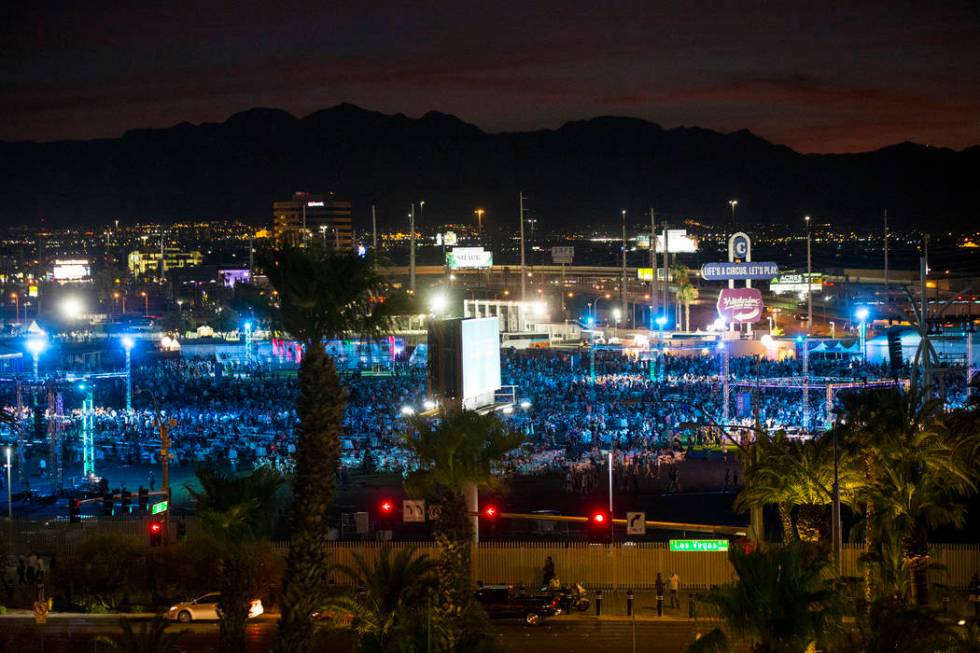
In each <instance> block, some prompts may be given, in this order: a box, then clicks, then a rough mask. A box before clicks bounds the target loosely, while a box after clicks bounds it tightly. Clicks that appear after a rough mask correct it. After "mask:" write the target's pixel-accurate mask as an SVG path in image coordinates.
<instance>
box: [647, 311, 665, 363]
mask: <svg viewBox="0 0 980 653" xmlns="http://www.w3.org/2000/svg"><path fill="white" fill-rule="evenodd" d="M654 322H656V323H657V328H659V329H660V341H659V342H658V343H657V362H658V363H659V362H660V359H661V358H662V357H663V351H664V325H665V324H667V316H666V315H658V316H657V319H656V320H654ZM652 374H653V372H651V375H652Z"/></svg>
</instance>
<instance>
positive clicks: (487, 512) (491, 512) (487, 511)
mask: <svg viewBox="0 0 980 653" xmlns="http://www.w3.org/2000/svg"><path fill="white" fill-rule="evenodd" d="M483 516H484V517H486V518H487V519H493V518H495V517H496V516H497V506H493V505H490V506H486V507H485V508H484V509H483Z"/></svg>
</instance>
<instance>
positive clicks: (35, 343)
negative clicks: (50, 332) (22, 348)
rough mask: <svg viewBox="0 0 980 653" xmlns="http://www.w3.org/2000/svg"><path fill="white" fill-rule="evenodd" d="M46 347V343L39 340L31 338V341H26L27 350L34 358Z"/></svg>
mask: <svg viewBox="0 0 980 653" xmlns="http://www.w3.org/2000/svg"><path fill="white" fill-rule="evenodd" d="M47 346H48V343H46V342H45V341H44V340H41V339H40V338H32V339H31V340H28V341H27V350H28V351H29V352H31V353H32V354H34V355H35V356H39V355H40V354H41V352H42V351H44V350H45V349H46V348H47Z"/></svg>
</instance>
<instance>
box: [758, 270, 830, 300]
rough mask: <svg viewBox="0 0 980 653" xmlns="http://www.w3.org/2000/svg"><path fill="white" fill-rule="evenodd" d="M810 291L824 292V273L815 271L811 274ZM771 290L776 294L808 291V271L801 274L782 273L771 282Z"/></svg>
mask: <svg viewBox="0 0 980 653" xmlns="http://www.w3.org/2000/svg"><path fill="white" fill-rule="evenodd" d="M809 289H810V292H814V293H818V292H823V273H822V272H813V273H811V274H810V284H809ZM769 290H770V291H771V292H773V293H774V294H776V295H783V294H785V293H806V292H807V273H806V272H804V273H801V274H781V275H779V276H778V277H776V278H775V279H773V280H772V281H771V282H770V283H769Z"/></svg>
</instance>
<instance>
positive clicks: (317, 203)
mask: <svg viewBox="0 0 980 653" xmlns="http://www.w3.org/2000/svg"><path fill="white" fill-rule="evenodd" d="M306 205H307V206H323V202H307V203H306Z"/></svg>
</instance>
